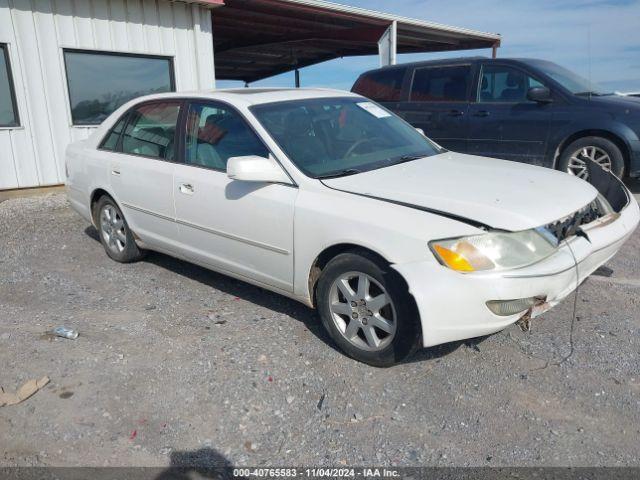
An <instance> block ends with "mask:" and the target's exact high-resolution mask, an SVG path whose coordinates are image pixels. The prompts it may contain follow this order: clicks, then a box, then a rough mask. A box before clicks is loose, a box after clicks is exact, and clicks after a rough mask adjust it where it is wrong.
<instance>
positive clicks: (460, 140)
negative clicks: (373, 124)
mask: <svg viewBox="0 0 640 480" xmlns="http://www.w3.org/2000/svg"><path fill="white" fill-rule="evenodd" d="M471 79H472V68H471V65H470V64H465V65H444V66H443V65H429V66H424V67H416V68H415V70H414V71H413V72H412V78H411V79H410V80H409V92H408V98H406V99H405V101H403V102H401V103H400V105H399V108H398V112H399V114H400V115H401V116H402V117H403V118H404V119H405V120H406V121H407V122H409V123H410V124H411V125H413V126H414V127H416V128H421V129H422V130H424V133H425V134H426V135H427V136H428V137H429V138H432V139H433V140H435V141H436V142H437V143H439V144H440V145H442V146H443V147H445V148H447V149H449V150H453V151H455V152H466V150H467V138H466V137H467V111H468V108H469V95H470V93H471V90H472V88H471Z"/></svg>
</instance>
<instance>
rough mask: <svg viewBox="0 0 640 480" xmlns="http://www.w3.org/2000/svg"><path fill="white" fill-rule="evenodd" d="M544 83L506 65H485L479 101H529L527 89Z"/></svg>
mask: <svg viewBox="0 0 640 480" xmlns="http://www.w3.org/2000/svg"><path fill="white" fill-rule="evenodd" d="M542 86H543V85H542V83H540V82H539V81H538V80H536V79H535V78H533V77H530V76H529V75H527V74H526V73H524V72H522V71H520V70H518V69H516V68H512V67H508V66H506V65H485V66H483V67H482V80H481V83H480V92H479V93H478V101H479V102H481V103H482V102H485V103H494V102H500V103H520V102H526V101H527V91H528V90H529V89H530V88H532V87H542Z"/></svg>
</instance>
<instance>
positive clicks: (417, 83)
mask: <svg viewBox="0 0 640 480" xmlns="http://www.w3.org/2000/svg"><path fill="white" fill-rule="evenodd" d="M470 76H471V67H470V66H469V65H460V66H453V67H425V68H418V69H416V71H415V73H414V75H413V82H412V84H411V101H413V102H464V101H466V100H467V89H468V86H469V81H470Z"/></svg>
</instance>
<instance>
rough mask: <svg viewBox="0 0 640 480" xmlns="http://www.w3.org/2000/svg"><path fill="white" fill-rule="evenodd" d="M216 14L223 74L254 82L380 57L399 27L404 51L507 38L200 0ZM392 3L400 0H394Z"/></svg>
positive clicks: (372, 15) (306, 5)
mask: <svg viewBox="0 0 640 480" xmlns="http://www.w3.org/2000/svg"><path fill="white" fill-rule="evenodd" d="M192 1H194V3H196V2H197V3H209V4H211V5H212V6H217V7H218V8H216V9H215V10H214V12H213V15H212V17H213V43H214V61H215V68H216V78H217V79H221V80H243V81H245V82H254V81H256V80H260V79H263V78H266V77H270V76H273V75H277V74H279V73H283V72H287V71H291V70H295V69H297V68H302V67H305V66H309V65H313V64H316V63H319V62H323V61H326V60H331V59H334V58H340V57H348V56H356V55H375V54H378V41H379V40H380V38H381V36H382V35H383V34H384V33H385V32H386V31H387V29H388V28H389V27H390V26H391V25H393V24H394V23H395V24H396V28H397V41H396V45H397V46H396V50H397V53H419V52H440V51H451V50H468V49H477V48H492V47H493V48H494V52H495V48H497V47H498V46H499V45H500V35H498V34H490V33H483V32H478V31H474V30H468V29H465V28H458V27H451V26H447V25H442V24H438V23H433V22H427V21H422V20H415V19H411V18H405V17H399V16H396V15H391V14H386V13H380V12H374V11H371V10H366V9H362V8H356V7H350V6H346V5H339V4H335V3H330V2H325V1H320V0H192ZM389 5H390V6H392V5H393V2H390V3H389Z"/></svg>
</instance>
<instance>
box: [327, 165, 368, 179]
mask: <svg viewBox="0 0 640 480" xmlns="http://www.w3.org/2000/svg"><path fill="white" fill-rule="evenodd" d="M356 173H362V172H361V171H360V170H358V169H356V168H345V169H344V170H339V171H337V172H332V173H327V174H325V175H319V176H317V177H316V178H317V179H319V180H324V179H327V178H339V177H347V176H349V175H355V174H356Z"/></svg>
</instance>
